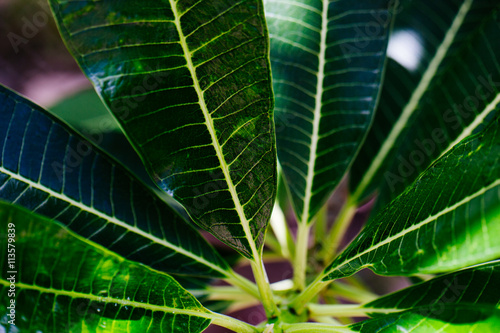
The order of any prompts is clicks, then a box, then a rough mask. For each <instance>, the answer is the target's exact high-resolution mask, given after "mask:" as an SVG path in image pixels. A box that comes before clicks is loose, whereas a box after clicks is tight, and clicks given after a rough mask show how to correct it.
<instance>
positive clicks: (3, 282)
mask: <svg viewBox="0 0 500 333" xmlns="http://www.w3.org/2000/svg"><path fill="white" fill-rule="evenodd" d="M0 285H3V286H10V282H9V281H7V280H4V279H0ZM18 288H19V289H25V290H26V289H27V290H35V291H38V292H40V293H50V294H54V295H56V296H68V297H70V298H72V299H75V298H83V299H88V300H91V301H95V302H102V303H113V304H120V305H122V306H133V307H135V308H143V309H146V310H151V311H153V312H154V311H161V312H164V313H167V312H168V313H175V314H187V315H191V316H196V317H203V318H207V319H213V318H214V316H213V315H212V314H211V313H209V312H205V311H204V312H201V311H197V310H189V309H179V308H172V307H168V306H161V305H153V304H148V303H141V302H136V301H131V300H124V299H121V298H114V297H102V296H97V295H93V294H86V293H82V292H76V291H68V290H60V289H53V288H45V287H40V286H36V285H29V284H25V283H21V282H16V289H18ZM200 310H203V308H201V309H200Z"/></svg>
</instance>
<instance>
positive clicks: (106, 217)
mask: <svg viewBox="0 0 500 333" xmlns="http://www.w3.org/2000/svg"><path fill="white" fill-rule="evenodd" d="M0 172H2V173H4V174H6V175H8V176H9V177H11V178H13V179H16V180H18V181H20V182H23V183H25V184H27V185H29V186H30V187H32V188H36V189H38V190H40V191H43V192H45V193H47V194H49V195H50V196H51V197H54V198H57V199H59V200H62V201H64V202H67V203H68V204H70V205H72V206H75V207H78V208H79V209H81V210H82V211H85V212H88V213H91V214H93V215H95V216H98V217H100V218H102V219H104V220H106V221H109V222H110V223H113V224H115V225H118V226H120V227H122V228H124V229H126V230H128V231H131V232H133V233H135V234H138V235H141V236H142V237H144V238H147V239H150V240H151V241H152V242H154V243H157V244H160V245H163V246H165V247H167V248H169V249H172V250H174V251H175V252H178V253H180V254H182V255H184V256H186V257H189V258H192V259H194V260H196V261H197V262H200V263H201V264H203V265H205V266H207V267H210V268H211V269H213V270H215V271H217V272H219V273H222V274H223V275H224V276H228V272H227V271H225V270H223V269H222V268H220V267H218V266H216V265H214V264H212V263H210V262H209V261H207V260H205V259H204V258H201V257H198V256H196V255H195V254H194V253H192V252H188V251H186V250H184V249H183V248H180V247H178V246H176V245H174V244H172V243H170V242H167V241H166V240H164V239H160V238H157V237H155V236H153V235H151V234H148V233H146V232H145V231H143V230H141V229H138V228H136V227H133V226H131V225H130V224H127V223H126V222H123V221H121V220H119V219H117V218H116V217H114V216H109V215H107V214H104V213H103V212H101V211H98V210H97V209H95V208H93V207H89V206H86V205H84V204H82V203H81V202H78V201H76V200H74V199H72V198H70V197H68V196H66V195H63V194H61V193H58V192H55V191H53V190H52V189H50V188H47V187H46V186H43V185H42V184H40V183H36V182H33V181H32V180H30V179H27V178H24V177H23V176H21V175H18V174H15V173H13V172H11V171H9V170H7V169H5V168H4V167H3V166H0Z"/></svg>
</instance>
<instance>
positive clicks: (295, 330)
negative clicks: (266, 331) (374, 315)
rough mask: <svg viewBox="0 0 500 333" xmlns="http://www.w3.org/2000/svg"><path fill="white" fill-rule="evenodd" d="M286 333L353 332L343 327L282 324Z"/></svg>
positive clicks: (315, 324) (313, 324)
mask: <svg viewBox="0 0 500 333" xmlns="http://www.w3.org/2000/svg"><path fill="white" fill-rule="evenodd" d="M283 328H284V330H285V332H286V333H299V332H303V333H335V332H339V333H343V332H353V331H352V330H351V329H349V328H347V327H345V326H344V327H343V326H336V325H326V324H318V323H300V324H283Z"/></svg>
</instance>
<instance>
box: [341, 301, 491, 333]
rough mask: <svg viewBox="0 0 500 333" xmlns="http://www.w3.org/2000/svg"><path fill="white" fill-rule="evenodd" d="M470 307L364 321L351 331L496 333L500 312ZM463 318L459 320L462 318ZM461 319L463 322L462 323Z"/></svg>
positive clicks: (366, 332)
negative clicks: (432, 313) (472, 309)
mask: <svg viewBox="0 0 500 333" xmlns="http://www.w3.org/2000/svg"><path fill="white" fill-rule="evenodd" d="M470 310H471V309H470V308H468V307H465V308H462V307H455V306H453V307H450V306H443V307H441V308H439V309H431V311H435V312H437V313H441V315H437V316H435V317H437V318H433V316H426V315H423V314H421V313H418V312H413V311H405V312H403V313H395V314H389V315H385V316H382V317H377V318H374V319H369V320H365V321H362V322H360V323H358V324H355V325H351V326H350V327H349V328H350V329H351V330H353V331H355V332H362V333H381V332H383V333H392V332H394V333H400V332H414V333H428V332H446V333H473V332H477V333H496V332H498V327H499V325H500V310H488V311H486V310H485V311H482V312H481V311H478V309H476V311H472V312H471V311H470ZM459 318H460V319H459ZM461 320H462V321H461Z"/></svg>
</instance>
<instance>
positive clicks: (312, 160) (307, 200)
mask: <svg viewBox="0 0 500 333" xmlns="http://www.w3.org/2000/svg"><path fill="white" fill-rule="evenodd" d="M327 33H328V1H327V0H323V12H322V15H321V39H320V49H319V55H318V60H319V62H318V74H317V78H318V80H317V83H316V98H315V107H314V122H313V131H312V135H311V147H310V149H311V150H310V153H309V162H308V164H307V179H306V192H305V197H304V205H303V207H302V209H303V210H302V216H301V218H300V223H308V220H309V209H310V206H311V197H312V186H313V181H314V168H315V165H316V150H317V149H318V140H319V123H320V120H321V108H322V103H321V99H322V97H323V82H324V79H325V56H326V38H327Z"/></svg>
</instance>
